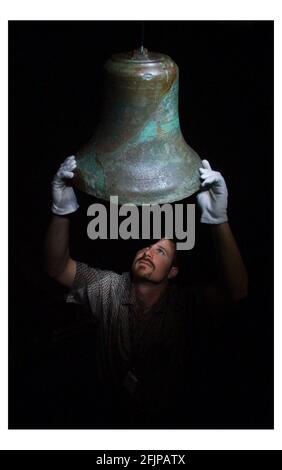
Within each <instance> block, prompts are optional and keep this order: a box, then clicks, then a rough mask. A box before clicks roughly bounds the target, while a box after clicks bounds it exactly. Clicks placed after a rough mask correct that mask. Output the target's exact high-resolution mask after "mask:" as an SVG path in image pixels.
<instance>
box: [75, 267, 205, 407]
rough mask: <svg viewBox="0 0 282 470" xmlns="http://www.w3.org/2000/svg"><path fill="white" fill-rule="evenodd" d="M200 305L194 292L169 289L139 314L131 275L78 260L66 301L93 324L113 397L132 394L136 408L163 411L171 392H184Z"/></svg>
mask: <svg viewBox="0 0 282 470" xmlns="http://www.w3.org/2000/svg"><path fill="white" fill-rule="evenodd" d="M198 301H199V299H197V295H195V291H194V290H189V289H187V290H186V291H183V290H179V288H178V287H177V286H176V285H172V286H171V287H170V288H168V289H167V292H166V293H165V295H164V296H163V297H162V298H161V300H160V301H159V302H158V303H157V304H156V305H155V306H154V307H153V309H152V310H151V311H150V312H149V313H147V314H146V315H143V316H142V315H140V314H138V311H137V309H136V301H135V297H134V290H133V289H132V280H131V275H130V273H128V272H126V273H123V274H117V273H115V272H112V271H106V270H101V269H94V268H92V267H90V266H88V265H86V264H85V263H81V262H77V268H76V276H75V279H74V282H73V285H72V288H71V290H70V292H69V294H68V296H67V302H74V303H78V304H81V305H83V306H84V307H85V308H86V309H87V310H88V311H89V312H90V313H91V315H92V317H93V319H94V321H95V322H96V324H97V336H96V360H97V366H98V374H99V377H100V380H101V381H102V382H103V383H104V384H106V385H107V386H108V387H109V388H110V389H111V390H112V391H113V393H115V394H120V395H123V394H130V395H131V398H132V399H133V400H134V403H135V405H136V406H138V407H139V408H140V409H141V408H144V409H149V408H151V409H156V407H157V408H162V407H165V406H167V403H168V401H169V400H171V397H172V393H174V394H175V393H177V392H176V391H177V389H182V386H181V377H182V376H183V374H184V375H185V374H186V375H187V370H188V369H187V367H188V364H189V360H190V358H191V354H192V344H193V338H194V332H195V326H196V327H197V323H198V322H197V318H198V316H197V312H198V310H199V308H198V306H197V304H198ZM192 332H193V335H192V334H191V333H192Z"/></svg>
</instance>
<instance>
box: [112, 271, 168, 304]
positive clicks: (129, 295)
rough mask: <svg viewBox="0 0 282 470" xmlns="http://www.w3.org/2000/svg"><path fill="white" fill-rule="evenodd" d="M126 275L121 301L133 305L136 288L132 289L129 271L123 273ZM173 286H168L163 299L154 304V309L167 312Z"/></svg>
mask: <svg viewBox="0 0 282 470" xmlns="http://www.w3.org/2000/svg"><path fill="white" fill-rule="evenodd" d="M123 276H124V289H123V292H122V294H121V303H122V304H123V305H132V306H134V305H135V303H136V299H135V295H134V290H133V289H132V281H131V275H130V273H129V272H127V273H123ZM170 290H171V288H170V287H168V289H167V291H166V293H165V294H164V295H163V296H162V297H161V299H160V300H159V301H158V302H157V303H156V304H155V305H154V307H153V311H156V312H160V313H166V311H167V307H168V305H169V302H168V298H169V295H170Z"/></svg>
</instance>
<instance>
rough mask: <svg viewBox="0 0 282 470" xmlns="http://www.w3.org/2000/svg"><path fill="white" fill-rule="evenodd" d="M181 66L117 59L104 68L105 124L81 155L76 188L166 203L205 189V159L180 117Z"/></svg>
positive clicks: (132, 56) (123, 199) (162, 58)
mask: <svg viewBox="0 0 282 470" xmlns="http://www.w3.org/2000/svg"><path fill="white" fill-rule="evenodd" d="M178 74H179V72H178V67H177V65H176V64H175V62H173V60H172V59H171V58H170V57H168V56H167V55H165V54H159V53H153V52H148V51H147V50H146V49H144V53H143V54H142V53H140V51H134V52H133V53H129V52H128V53H121V54H116V55H114V56H112V57H111V59H109V60H108V61H107V62H106V64H105V91H106V94H105V99H104V104H103V112H102V116H101V120H100V124H99V125H98V128H97V129H96V131H95V133H94V135H93V138H92V139H91V141H90V142H89V143H88V144H87V145H85V147H83V148H82V149H81V150H80V151H79V152H78V153H77V154H76V156H77V163H78V168H77V171H76V176H75V179H74V183H75V185H77V187H78V188H79V189H81V190H82V191H85V192H86V193H88V194H92V195H94V196H96V197H98V198H101V199H105V200H109V199H110V196H111V195H112V196H116V195H117V196H118V197H119V203H120V204H124V203H134V204H137V205H140V204H144V203H146V204H157V203H158V204H162V203H166V202H174V201H178V200H181V199H184V198H185V197H188V196H190V195H192V194H193V193H194V192H196V191H197V190H198V189H199V188H200V181H199V174H198V169H199V167H200V166H201V160H200V157H199V156H198V155H197V153H196V152H195V151H194V150H193V149H192V148H191V147H189V145H188V144H187V143H186V142H185V140H184V138H183V135H182V133H181V130H180V125H179V117H178Z"/></svg>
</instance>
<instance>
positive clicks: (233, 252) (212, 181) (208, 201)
mask: <svg viewBox="0 0 282 470" xmlns="http://www.w3.org/2000/svg"><path fill="white" fill-rule="evenodd" d="M202 165H203V168H200V170H199V171H200V178H201V181H202V183H201V186H202V191H201V192H200V193H199V194H198V195H197V202H198V204H199V206H200V209H201V222H202V223H204V224H208V225H209V226H210V231H211V236H212V240H213V246H214V250H215V255H216V260H217V269H218V280H219V281H218V282H217V283H215V284H214V285H210V286H208V288H207V291H206V295H207V297H209V299H208V300H210V301H211V302H212V303H216V302H217V300H218V302H221V301H225V300H231V301H235V302H236V301H238V300H240V299H242V298H244V297H246V295H247V293H248V274H247V271H246V268H245V265H244V262H243V260H242V257H241V254H240V251H239V248H238V246H237V243H236V241H235V238H234V236H233V234H232V231H231V229H230V226H229V224H228V217H227V195H228V193H227V187H226V184H225V181H224V178H223V176H222V175H221V174H220V173H219V172H217V171H213V170H212V169H211V167H210V164H209V162H208V161H207V160H203V161H202Z"/></svg>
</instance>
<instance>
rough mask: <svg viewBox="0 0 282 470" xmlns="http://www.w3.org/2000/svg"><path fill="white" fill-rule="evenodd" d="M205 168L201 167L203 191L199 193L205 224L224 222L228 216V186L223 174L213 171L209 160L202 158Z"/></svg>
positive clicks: (202, 217)
mask: <svg viewBox="0 0 282 470" xmlns="http://www.w3.org/2000/svg"><path fill="white" fill-rule="evenodd" d="M202 165H203V168H200V169H199V172H200V179H201V188H202V191H201V192H200V193H199V194H197V202H198V204H199V206H200V208H201V211H202V214H201V219H200V220H201V222H202V223H203V224H223V223H224V222H227V221H228V218H227V196H228V192H227V187H226V184H225V181H224V178H223V176H222V175H221V173H219V172H218V171H213V170H212V169H211V166H210V164H209V162H208V161H207V160H202Z"/></svg>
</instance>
